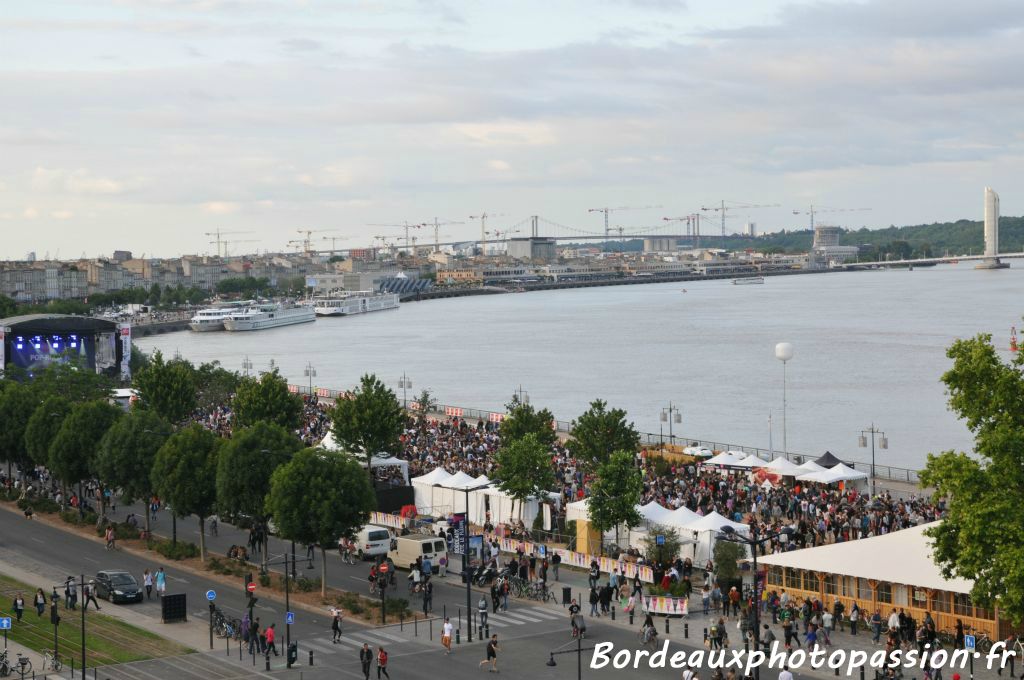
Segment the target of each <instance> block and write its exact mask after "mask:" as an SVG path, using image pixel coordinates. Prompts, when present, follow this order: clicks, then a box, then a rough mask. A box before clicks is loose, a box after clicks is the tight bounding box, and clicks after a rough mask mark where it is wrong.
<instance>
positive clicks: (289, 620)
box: [284, 612, 295, 626]
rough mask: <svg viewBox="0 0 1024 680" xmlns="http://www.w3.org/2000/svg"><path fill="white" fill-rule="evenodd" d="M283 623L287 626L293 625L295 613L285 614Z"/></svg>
mask: <svg viewBox="0 0 1024 680" xmlns="http://www.w3.org/2000/svg"><path fill="white" fill-rule="evenodd" d="M284 622H285V623H287V624H288V625H289V626H290V625H292V624H293V623H295V612H287V613H285V615H284Z"/></svg>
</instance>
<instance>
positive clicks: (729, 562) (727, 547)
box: [714, 541, 746, 585]
mask: <svg viewBox="0 0 1024 680" xmlns="http://www.w3.org/2000/svg"><path fill="white" fill-rule="evenodd" d="M714 555H715V557H714V561H715V575H716V576H717V577H718V582H719V583H721V584H723V585H728V584H729V583H731V582H733V581H738V580H739V578H740V568H739V565H738V564H737V562H739V561H740V560H742V559H743V558H744V557H746V553H745V551H744V550H743V546H742V545H740V544H739V543H733V542H731V541H715V550H714Z"/></svg>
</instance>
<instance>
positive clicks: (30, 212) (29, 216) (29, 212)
mask: <svg viewBox="0 0 1024 680" xmlns="http://www.w3.org/2000/svg"><path fill="white" fill-rule="evenodd" d="M21 216H22V217H24V218H25V219H26V220H34V219H36V218H37V217H39V211H38V210H36V209H35V208H31V207H29V208H25V209H24V210H23V211H21Z"/></svg>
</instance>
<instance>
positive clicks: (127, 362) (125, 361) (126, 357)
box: [121, 324, 132, 382]
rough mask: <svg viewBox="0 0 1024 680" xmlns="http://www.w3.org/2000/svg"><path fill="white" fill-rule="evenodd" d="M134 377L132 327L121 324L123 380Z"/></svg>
mask: <svg viewBox="0 0 1024 680" xmlns="http://www.w3.org/2000/svg"><path fill="white" fill-rule="evenodd" d="M131 379H132V327H131V326H129V325H128V324H124V325H122V326H121V380H124V381H126V382H127V381H129V380H131Z"/></svg>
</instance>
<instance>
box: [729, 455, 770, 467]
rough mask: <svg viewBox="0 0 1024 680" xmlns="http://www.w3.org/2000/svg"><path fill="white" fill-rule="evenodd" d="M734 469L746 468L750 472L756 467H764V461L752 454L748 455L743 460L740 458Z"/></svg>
mask: <svg viewBox="0 0 1024 680" xmlns="http://www.w3.org/2000/svg"><path fill="white" fill-rule="evenodd" d="M736 467H741V468H746V469H748V470H750V469H753V468H757V467H764V461H763V460H761V459H760V458H758V457H757V456H755V455H754V454H752V453H749V454H747V455H746V456H744V457H743V458H741V459H740V460H739V462H737V463H736Z"/></svg>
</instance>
